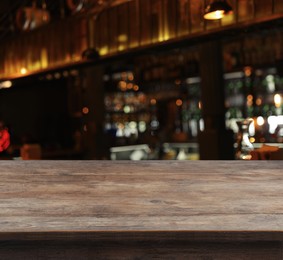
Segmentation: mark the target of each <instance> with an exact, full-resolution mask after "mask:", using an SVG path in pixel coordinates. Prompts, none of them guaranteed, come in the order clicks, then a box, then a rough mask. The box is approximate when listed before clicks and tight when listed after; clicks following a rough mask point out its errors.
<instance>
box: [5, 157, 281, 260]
mask: <svg viewBox="0 0 283 260" xmlns="http://www.w3.org/2000/svg"><path fill="white" fill-rule="evenodd" d="M0 166H1V170H0V171H1V173H0V180H1V181H0V259H1V260H15V259H21V260H24V259H68V260H72V259H74V260H75V259H76V260H77V259H144V260H148V259H162V260H164V259H193V260H194V259H197V260H198V259H199V260H203V259H209V260H219V259H221V260H229V259H231V260H238V259H247V260H250V259H251V260H253V259H268V260H269V259H270V260H277V259H283V170H282V169H283V161H185V162H184V161H182V162H181V161H180V162H177V161H143V162H130V161H115V162H114V161H13V162H12V161H1V162H0Z"/></svg>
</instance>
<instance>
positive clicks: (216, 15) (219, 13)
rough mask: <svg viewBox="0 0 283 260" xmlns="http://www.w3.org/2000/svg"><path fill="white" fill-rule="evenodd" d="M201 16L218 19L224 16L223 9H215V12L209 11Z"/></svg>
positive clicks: (207, 18)
mask: <svg viewBox="0 0 283 260" xmlns="http://www.w3.org/2000/svg"><path fill="white" fill-rule="evenodd" d="M203 17H204V19H206V20H219V19H221V18H223V17H224V11H223V10H220V11H219V10H217V11H215V12H210V13H207V14H205V15H204V16H203Z"/></svg>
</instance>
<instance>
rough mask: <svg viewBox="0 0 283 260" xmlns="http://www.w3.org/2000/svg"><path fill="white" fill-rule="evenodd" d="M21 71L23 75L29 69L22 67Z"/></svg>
mask: <svg viewBox="0 0 283 260" xmlns="http://www.w3.org/2000/svg"><path fill="white" fill-rule="evenodd" d="M20 72H21V74H22V75H25V74H26V73H27V72H28V71H27V69H26V68H21V71H20Z"/></svg>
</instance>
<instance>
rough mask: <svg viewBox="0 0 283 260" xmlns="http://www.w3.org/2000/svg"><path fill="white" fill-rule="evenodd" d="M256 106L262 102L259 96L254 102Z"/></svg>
mask: <svg viewBox="0 0 283 260" xmlns="http://www.w3.org/2000/svg"><path fill="white" fill-rule="evenodd" d="M255 103H256V104H257V105H258V106H260V105H261V104H262V99H261V98H257V100H256V102H255Z"/></svg>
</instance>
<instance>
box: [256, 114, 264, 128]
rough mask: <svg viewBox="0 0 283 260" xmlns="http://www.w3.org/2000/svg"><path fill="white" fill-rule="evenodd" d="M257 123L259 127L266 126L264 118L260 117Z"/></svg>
mask: <svg viewBox="0 0 283 260" xmlns="http://www.w3.org/2000/svg"><path fill="white" fill-rule="evenodd" d="M256 123H257V125H258V126H263V125H264V118H263V117H262V116H259V117H258V118H257V119H256Z"/></svg>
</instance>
